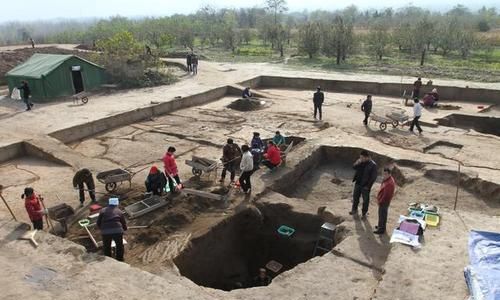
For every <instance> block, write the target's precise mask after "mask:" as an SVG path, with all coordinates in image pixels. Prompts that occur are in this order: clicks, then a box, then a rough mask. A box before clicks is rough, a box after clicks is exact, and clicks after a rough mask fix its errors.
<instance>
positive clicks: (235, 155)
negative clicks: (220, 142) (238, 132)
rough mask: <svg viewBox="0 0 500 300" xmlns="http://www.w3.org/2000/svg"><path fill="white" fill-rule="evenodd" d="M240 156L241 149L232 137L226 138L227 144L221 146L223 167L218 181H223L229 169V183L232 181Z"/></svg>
mask: <svg viewBox="0 0 500 300" xmlns="http://www.w3.org/2000/svg"><path fill="white" fill-rule="evenodd" d="M239 158H241V149H240V147H239V146H238V145H236V144H235V143H234V141H233V139H227V144H226V145H224V148H222V158H221V160H222V163H223V164H224V168H223V169H222V174H221V178H220V182H224V180H225V179H226V172H227V171H229V173H230V174H231V183H233V182H234V177H235V176H236V169H237V168H238V166H239V163H240V159H239Z"/></svg>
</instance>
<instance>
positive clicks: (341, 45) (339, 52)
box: [323, 16, 354, 65]
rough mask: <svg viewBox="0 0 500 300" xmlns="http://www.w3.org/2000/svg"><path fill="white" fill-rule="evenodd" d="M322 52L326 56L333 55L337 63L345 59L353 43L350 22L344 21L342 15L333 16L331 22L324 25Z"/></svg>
mask: <svg viewBox="0 0 500 300" xmlns="http://www.w3.org/2000/svg"><path fill="white" fill-rule="evenodd" d="M323 35H324V42H323V52H324V53H325V54H326V55H327V56H330V57H331V56H335V57H336V59H337V65H339V64H340V61H341V60H342V61H345V59H346V57H347V54H348V53H349V52H350V51H352V46H353V45H354V33H353V26H352V24H351V23H346V22H344V19H343V17H342V16H337V17H335V19H334V21H333V23H332V24H329V25H326V26H325V28H324V30H323Z"/></svg>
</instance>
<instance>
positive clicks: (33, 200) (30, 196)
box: [21, 187, 47, 230]
mask: <svg viewBox="0 0 500 300" xmlns="http://www.w3.org/2000/svg"><path fill="white" fill-rule="evenodd" d="M21 199H24V207H25V208H26V211H27V212H28V216H29V218H30V220H31V223H32V224H33V229H37V230H43V216H44V215H45V214H47V211H46V210H45V209H43V206H42V202H41V201H43V198H42V197H40V196H37V195H36V194H35V191H34V190H33V188H30V187H27V188H25V189H24V194H22V195H21Z"/></svg>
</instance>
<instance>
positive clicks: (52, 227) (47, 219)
mask: <svg viewBox="0 0 500 300" xmlns="http://www.w3.org/2000/svg"><path fill="white" fill-rule="evenodd" d="M40 198H41V196H40ZM42 199H43V198H42ZM43 201H44V200H40V202H41V203H42V207H43V210H47V208H46V207H45V203H43ZM45 220H46V221H47V224H49V226H50V228H51V229H52V231H54V226H53V225H52V221H51V220H50V219H49V216H47V215H45Z"/></svg>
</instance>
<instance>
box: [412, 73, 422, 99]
mask: <svg viewBox="0 0 500 300" xmlns="http://www.w3.org/2000/svg"><path fill="white" fill-rule="evenodd" d="M421 87H422V78H420V77H418V79H417V80H416V81H415V82H414V83H413V95H412V97H413V99H415V98H417V99H418V97H420V88H421Z"/></svg>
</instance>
